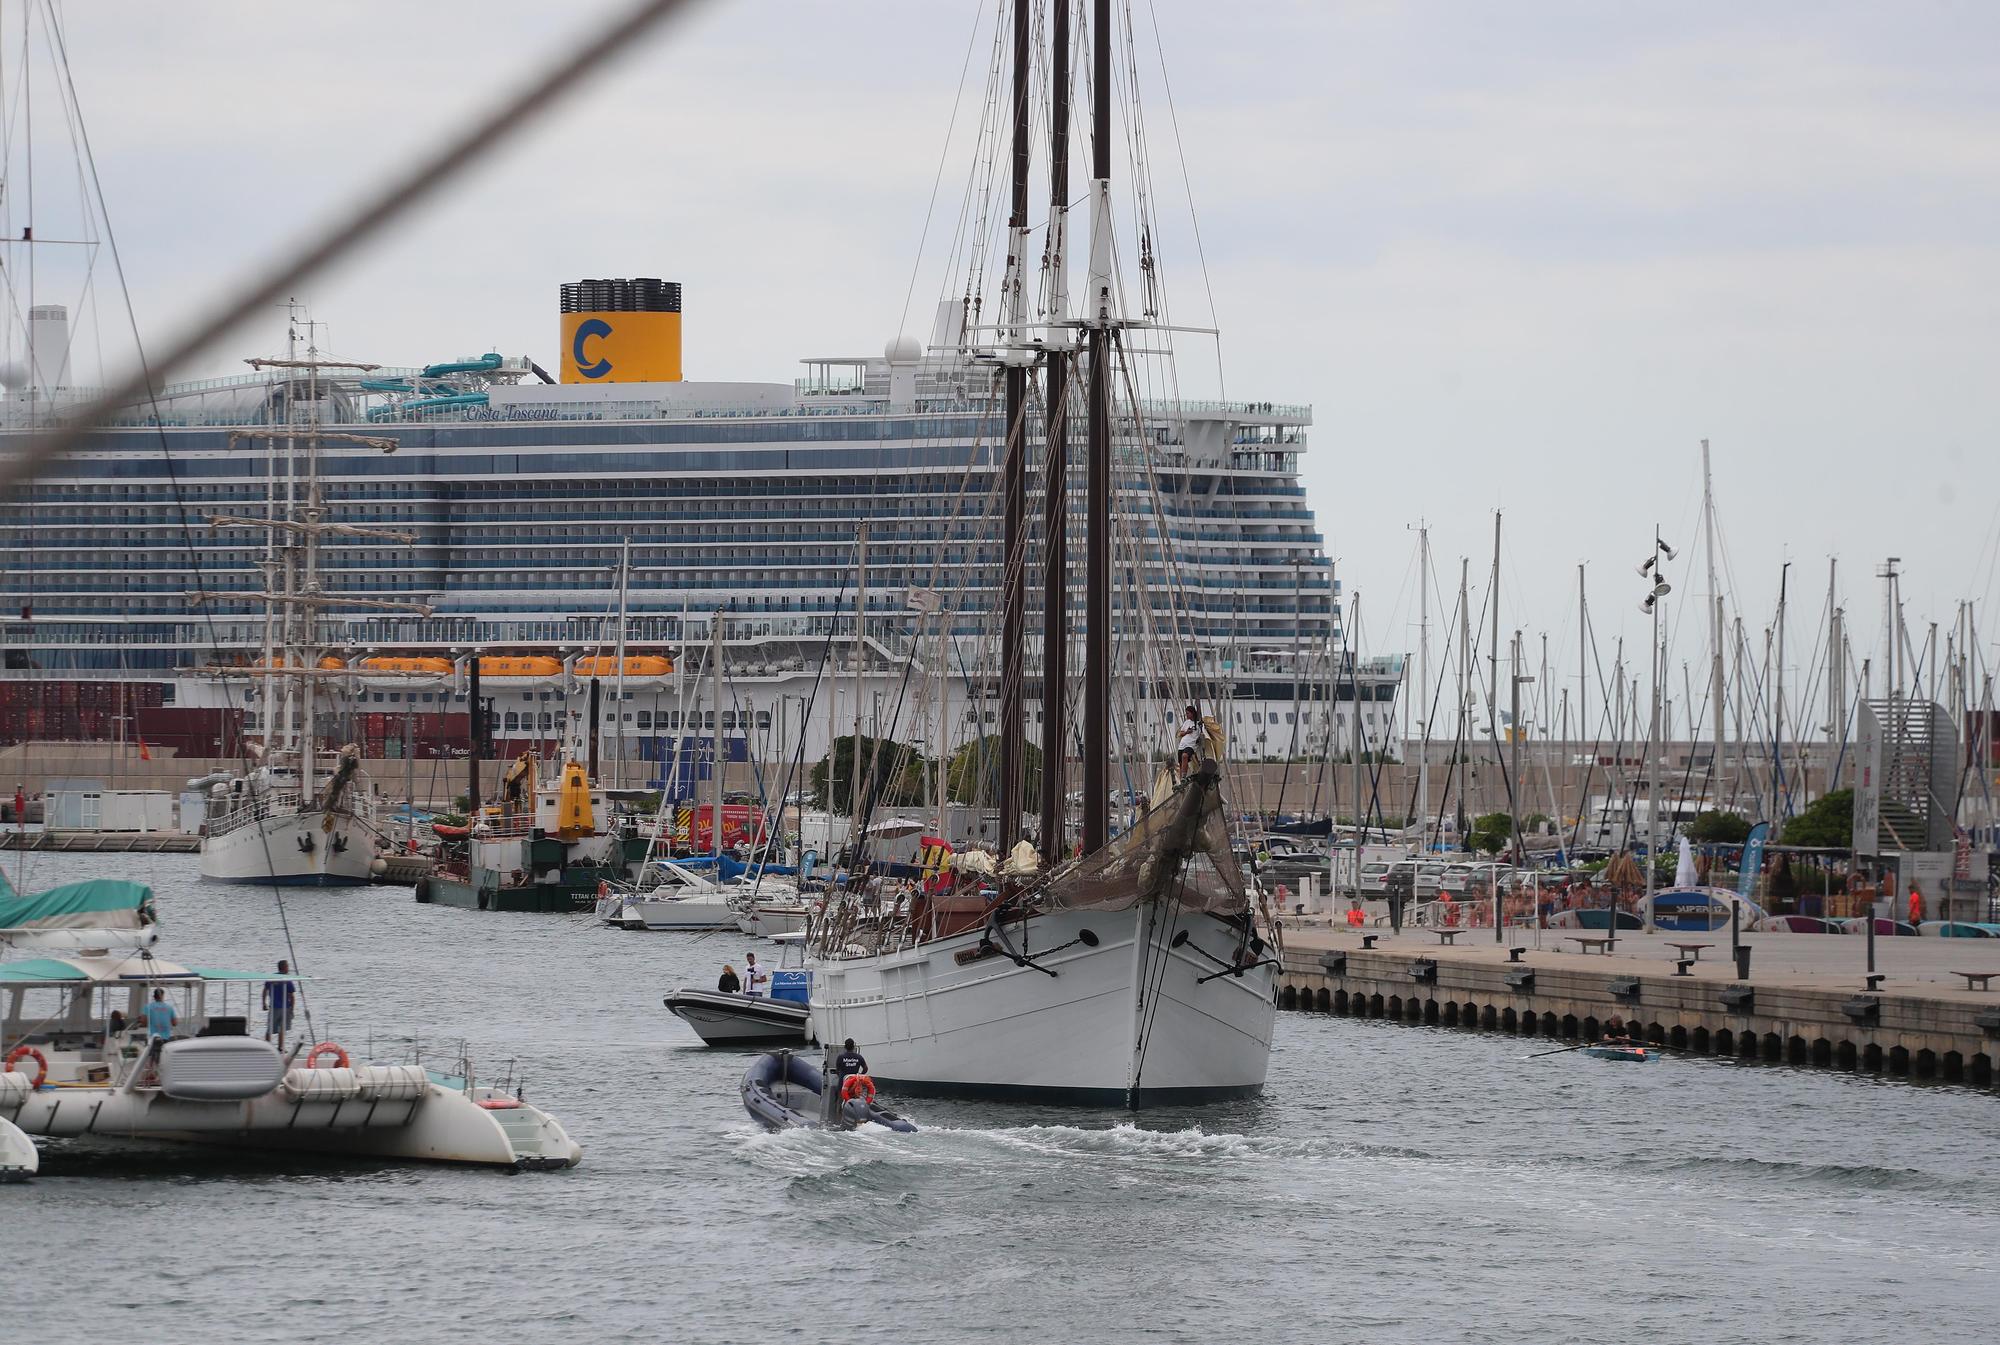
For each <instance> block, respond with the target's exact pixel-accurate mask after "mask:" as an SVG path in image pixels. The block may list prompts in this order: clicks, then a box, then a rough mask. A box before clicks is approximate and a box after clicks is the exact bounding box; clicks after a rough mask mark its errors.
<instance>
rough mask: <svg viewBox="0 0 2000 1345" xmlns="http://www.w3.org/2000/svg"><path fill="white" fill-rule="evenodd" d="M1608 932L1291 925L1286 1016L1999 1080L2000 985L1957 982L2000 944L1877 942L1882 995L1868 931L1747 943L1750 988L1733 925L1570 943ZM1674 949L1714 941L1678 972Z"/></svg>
mask: <svg viewBox="0 0 2000 1345" xmlns="http://www.w3.org/2000/svg"><path fill="white" fill-rule="evenodd" d="M1603 933H1604V931H1602V930H1555V929H1533V928H1510V929H1508V930H1507V931H1506V935H1507V937H1506V941H1505V942H1504V943H1496V942H1495V941H1494V938H1493V930H1492V929H1491V928H1490V927H1488V928H1485V929H1466V930H1462V931H1460V932H1459V933H1458V934H1457V936H1456V939H1455V940H1454V941H1453V942H1452V943H1449V944H1447V943H1446V942H1445V941H1444V940H1442V939H1440V938H1439V937H1438V936H1437V934H1436V933H1435V932H1433V931H1431V930H1428V929H1422V928H1415V929H1412V928H1406V929H1404V930H1403V932H1402V933H1401V934H1392V933H1391V932H1390V931H1389V930H1388V928H1387V927H1386V926H1371V927H1367V928H1363V929H1351V928H1349V927H1347V926H1344V925H1342V926H1338V927H1334V928H1326V927H1313V926H1310V925H1308V926H1305V927H1292V926H1289V925H1288V926H1287V928H1286V930H1285V952H1284V957H1283V967H1282V971H1281V973H1280V976H1279V980H1278V986H1279V988H1278V1006H1279V1007H1280V1008H1281V1009H1291V1010H1298V1011H1302V1012H1316V1013H1337V1014H1346V1015H1351V1016H1354V1017H1367V1018H1389V1019H1393V1020H1396V1021H1399V1022H1409V1023H1420V1024H1426V1025H1431V1026H1445V1027H1465V1028H1478V1029H1485V1030H1488V1031H1502V1032H1517V1033H1520V1034H1523V1035H1526V1036H1542V1037H1557V1038H1567V1039H1579V1040H1595V1039H1596V1038H1597V1037H1598V1035H1599V1034H1601V1033H1603V1032H1605V1031H1609V1030H1614V1029H1621V1028H1622V1029H1624V1030H1626V1031H1629V1032H1631V1033H1632V1034H1633V1035H1634V1036H1635V1037H1643V1038H1645V1039H1647V1040H1649V1041H1652V1042H1654V1043H1657V1044H1659V1045H1662V1046H1666V1047H1669V1048H1671V1049H1674V1050H1681V1051H1691V1052H1695V1053H1698V1054H1702V1055H1727V1056H1735V1057H1738V1058H1741V1059H1746V1060H1752V1059H1754V1060H1767V1061H1784V1062H1789V1063H1791V1064H1794V1065H1816V1066H1820V1067H1823V1068H1830V1069H1845V1070H1865V1071H1869V1072H1875V1073H1882V1074H1887V1075H1892V1076H1903V1077H1910V1078H1919V1079H1941V1080H1945V1081H1948V1082H1965V1083H1971V1084H1977V1085H1980V1086H1990V1085H1991V1084H1992V1083H1993V1082H1994V1067H1995V1064H1996V1063H2000V989H1991V990H1980V989H1969V988H1968V987H1967V982H1966V980H1965V979H1964V978H1963V977H1962V976H1959V975H1956V974H1955V973H1958V972H1974V973H1982V974H1984V973H1991V974H1992V975H1993V977H1994V979H1995V980H1996V981H2000V939H1938V938H1889V937H1883V938H1878V939H1877V940H1876V941H1875V969H1876V972H1877V973H1878V974H1880V976H1881V979H1880V981H1879V983H1878V987H1879V988H1877V989H1874V990H1870V989H1869V987H1868V984H1867V982H1866V979H1865V977H1866V956H1867V954H1866V943H1867V940H1866V939H1865V938H1863V937H1860V936H1855V935H1838V934H1791V933H1784V934H1779V933H1754V934H1750V933H1746V934H1744V935H1743V936H1742V942H1743V943H1744V944H1745V945H1747V946H1749V947H1750V949H1751V950H1752V951H1751V967H1750V972H1751V974H1750V975H1749V976H1748V977H1745V978H1739V977H1738V976H1737V974H1736V965H1735V962H1734V960H1733V959H1732V957H1731V956H1730V946H1729V931H1728V930H1726V929H1725V930H1721V931H1718V932H1716V933H1713V934H1698V933H1675V934H1640V933H1636V932H1621V933H1620V934H1619V936H1618V940H1617V943H1616V945H1615V946H1614V947H1612V948H1611V949H1610V950H1608V951H1605V952H1598V951H1592V950H1591V949H1590V948H1589V947H1588V946H1586V945H1583V944H1579V943H1576V942H1573V941H1572V940H1571V936H1583V937H1586V938H1599V939H1601V938H1602V936H1603ZM1364 943H1370V944H1373V946H1372V947H1366V946H1364ZM1677 943H1679V944H1692V943H1705V944H1709V945H1712V946H1711V947H1709V948H1706V949H1703V950H1701V952H1700V954H1699V960H1697V961H1695V962H1694V964H1693V965H1692V966H1691V967H1689V968H1687V971H1686V974H1680V973H1679V971H1678V969H1677V963H1678V962H1679V961H1681V960H1682V959H1683V954H1682V953H1681V951H1680V950H1678V949H1676V948H1674V947H1673V946H1672V945H1674V944H1677Z"/></svg>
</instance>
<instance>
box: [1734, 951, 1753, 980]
mask: <svg viewBox="0 0 2000 1345" xmlns="http://www.w3.org/2000/svg"><path fill="white" fill-rule="evenodd" d="M1736 979H1737V980H1739V981H1747V980H1749V979H1750V945H1749V944H1747V943H1739V944H1737V945H1736Z"/></svg>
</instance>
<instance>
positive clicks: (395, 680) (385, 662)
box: [355, 654, 452, 687]
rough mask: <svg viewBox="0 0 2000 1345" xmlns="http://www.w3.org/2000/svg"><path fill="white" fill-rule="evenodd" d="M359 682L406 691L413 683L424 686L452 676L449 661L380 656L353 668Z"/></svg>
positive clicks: (430, 658) (403, 655) (368, 659)
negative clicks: (355, 670)
mask: <svg viewBox="0 0 2000 1345" xmlns="http://www.w3.org/2000/svg"><path fill="white" fill-rule="evenodd" d="M355 667H356V668H357V669H359V670H360V672H361V676H362V680H363V681H365V682H366V683H367V684H368V685H369V686H373V687H406V686H409V685H411V684H412V683H413V682H415V683H419V684H428V683H429V682H430V681H431V679H433V678H436V679H439V680H442V679H444V678H447V677H450V676H451V673H452V666H451V660H450V659H448V658H434V657H423V656H414V655H409V654H401V655H398V654H382V655H377V656H375V657H373V658H365V659H362V660H361V661H360V662H359V663H357V664H356V665H355Z"/></svg>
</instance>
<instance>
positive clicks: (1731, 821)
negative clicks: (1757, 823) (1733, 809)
mask: <svg viewBox="0 0 2000 1345" xmlns="http://www.w3.org/2000/svg"><path fill="white" fill-rule="evenodd" d="M1687 838H1688V839H1689V840H1691V841H1693V842H1694V843H1695V844H1696V845H1741V844H1743V842H1745V841H1747V840H1749V839H1750V819H1749V818H1747V817H1745V816H1743V814H1741V813H1725V812H1722V811H1721V810H1720V809H1716V808H1710V809H1709V810H1708V811H1707V812H1704V813H1702V814H1700V815H1699V816H1698V817H1696V818H1695V819H1694V821H1692V822H1690V823H1688V828H1687Z"/></svg>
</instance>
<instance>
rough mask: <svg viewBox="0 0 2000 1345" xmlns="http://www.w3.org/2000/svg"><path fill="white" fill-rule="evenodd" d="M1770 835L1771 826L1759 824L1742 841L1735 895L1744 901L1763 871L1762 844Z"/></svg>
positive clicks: (1766, 823) (1748, 896)
mask: <svg viewBox="0 0 2000 1345" xmlns="http://www.w3.org/2000/svg"><path fill="white" fill-rule="evenodd" d="M1770 835H1771V824H1770V823H1769V822H1759V823H1758V824H1757V825H1756V826H1754V827H1752V828H1750V834H1749V835H1748V836H1747V837H1745V838H1744V840H1743V864H1742V867H1741V872H1740V873H1738V874H1737V877H1736V895H1737V896H1739V897H1742V898H1743V899H1744V900H1745V901H1748V900H1749V899H1750V895H1751V893H1752V891H1753V890H1754V889H1755V888H1756V886H1757V875H1758V874H1760V873H1762V872H1763V871H1764V842H1765V841H1766V840H1767V839H1769V837H1770Z"/></svg>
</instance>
